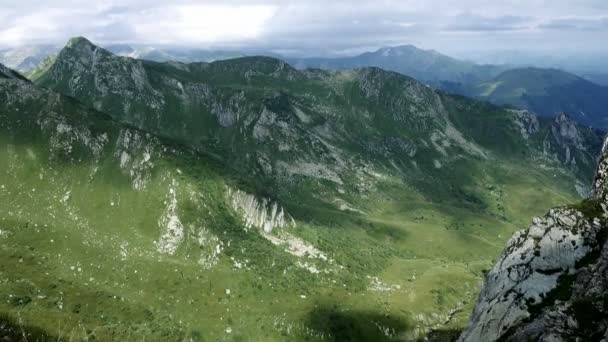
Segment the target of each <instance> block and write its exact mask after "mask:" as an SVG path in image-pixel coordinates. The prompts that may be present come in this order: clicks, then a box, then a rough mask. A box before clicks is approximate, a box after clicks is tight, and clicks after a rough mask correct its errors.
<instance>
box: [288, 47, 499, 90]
mask: <svg viewBox="0 0 608 342" xmlns="http://www.w3.org/2000/svg"><path fill="white" fill-rule="evenodd" d="M287 60H288V61H289V62H290V63H292V64H293V65H294V66H295V67H296V68H300V69H301V68H321V69H350V68H358V67H370V66H373V67H378V68H382V69H385V70H389V71H395V72H398V73H401V74H404V75H407V76H410V77H413V78H415V79H417V80H420V81H422V82H427V83H431V84H437V83H439V82H440V81H451V82H460V83H472V82H480V81H485V80H489V79H491V78H493V77H495V76H497V75H498V74H500V73H501V72H503V71H504V70H506V69H507V68H508V67H507V66H498V65H478V64H475V63H472V62H467V61H462V60H458V59H455V58H452V57H449V56H446V55H443V54H441V53H439V52H437V51H434V50H422V49H419V48H417V47H415V46H413V45H404V46H397V47H385V48H381V49H379V50H377V51H375V52H366V53H363V54H361V55H358V56H353V57H343V58H299V59H298V58H292V59H289V58H288V59H287Z"/></svg>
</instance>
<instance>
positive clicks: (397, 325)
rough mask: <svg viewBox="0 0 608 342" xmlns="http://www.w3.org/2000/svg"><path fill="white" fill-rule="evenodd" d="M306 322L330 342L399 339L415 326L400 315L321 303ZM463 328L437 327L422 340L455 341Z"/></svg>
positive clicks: (432, 341) (375, 341)
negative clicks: (441, 328) (438, 328)
mask: <svg viewBox="0 0 608 342" xmlns="http://www.w3.org/2000/svg"><path fill="white" fill-rule="evenodd" d="M306 324H307V325H308V327H309V328H310V329H312V330H314V331H316V332H317V333H321V334H323V338H324V339H325V340H328V341H351V342H357V341H374V342H379V341H399V340H401V339H403V333H404V332H407V331H408V330H411V329H414V327H413V326H411V325H410V324H409V323H408V322H406V321H405V320H403V319H402V318H400V317H396V316H392V315H385V314H381V313H378V312H372V311H352V310H344V309H341V308H339V307H338V306H337V305H326V306H320V307H318V308H315V309H313V310H312V311H311V312H310V313H309V314H308V319H307V322H306ZM460 332H461V331H460V330H455V329H445V330H434V331H432V332H430V333H429V334H428V335H427V336H425V337H421V338H420V341H431V342H452V341H456V339H457V338H458V336H459V335H460Z"/></svg>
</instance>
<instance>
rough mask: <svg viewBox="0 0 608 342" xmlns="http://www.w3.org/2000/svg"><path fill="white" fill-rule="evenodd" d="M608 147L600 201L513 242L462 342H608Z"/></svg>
mask: <svg viewBox="0 0 608 342" xmlns="http://www.w3.org/2000/svg"><path fill="white" fill-rule="evenodd" d="M566 119H567V117H566V116H565V115H564V114H561V115H559V116H558V117H557V118H556V122H562V123H566V124H567V120H566ZM607 143H608V139H607V140H606V142H605V143H604V147H603V151H602V156H601V159H600V163H599V166H598V169H597V174H596V177H595V181H594V184H593V193H594V196H593V197H591V198H589V199H587V200H585V201H583V202H582V203H580V204H577V205H572V206H567V207H561V208H554V209H551V210H550V211H549V213H547V214H546V215H545V216H543V217H536V218H534V219H533V220H532V224H531V225H530V227H529V228H528V229H525V230H521V231H518V232H516V233H515V234H514V235H513V237H512V238H511V239H510V240H509V242H508V243H507V246H506V248H505V249H504V251H503V252H502V254H501V255H500V256H499V257H498V259H497V260H496V261H495V263H494V265H493V267H492V268H491V269H490V271H489V272H488V273H487V274H486V278H485V282H484V285H483V287H482V289H481V292H480V295H479V299H478V301H477V304H476V306H475V309H474V311H473V314H472V316H471V319H470V322H469V325H468V327H467V329H466V330H465V331H464V332H463V334H462V335H461V337H460V341H570V340H581V341H582V340H585V341H600V340H601V341H606V340H607V339H608V302H607V301H606V300H605V298H606V297H607V296H608V273H607V272H606V270H608V244H607V243H606V242H607V241H606V238H607V227H606V224H607V221H606V219H607V218H608V210H607V207H608V206H607V205H608V198H607V197H606V179H607V177H608V171H607V170H608V150H607V148H606V146H607Z"/></svg>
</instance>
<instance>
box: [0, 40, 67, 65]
mask: <svg viewBox="0 0 608 342" xmlns="http://www.w3.org/2000/svg"><path fill="white" fill-rule="evenodd" d="M59 50H60V48H59V47H56V46H53V45H33V46H24V47H18V48H12V49H6V50H0V63H1V64H4V65H5V66H7V67H9V68H12V69H15V70H17V71H20V72H27V71H30V70H31V69H33V68H34V67H36V66H37V65H38V64H39V63H40V62H42V61H43V60H44V59H46V58H47V57H48V56H49V55H53V54H55V53H57V52H58V51H59Z"/></svg>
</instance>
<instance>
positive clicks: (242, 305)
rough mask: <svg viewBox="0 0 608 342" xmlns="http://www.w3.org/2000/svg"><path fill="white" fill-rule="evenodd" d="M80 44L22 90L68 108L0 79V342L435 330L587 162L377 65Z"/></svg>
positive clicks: (498, 112) (459, 316) (586, 149)
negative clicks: (196, 55) (194, 57)
mask: <svg viewBox="0 0 608 342" xmlns="http://www.w3.org/2000/svg"><path fill="white" fill-rule="evenodd" d="M81 43H86V42H82V41H73V42H72V43H71V46H70V47H69V49H68V50H65V51H63V52H62V53H61V54H60V55H59V57H58V59H57V60H56V61H53V63H52V65H49V66H48V68H47V69H46V71H44V72H42V73H40V77H39V78H38V79H37V82H38V83H39V84H42V85H44V86H46V87H49V88H52V89H55V90H56V91H58V92H61V93H64V94H65V95H69V97H68V96H64V95H59V94H58V93H57V92H55V90H51V89H48V88H41V87H38V86H36V85H33V84H31V83H29V82H27V81H24V80H20V79H14V78H11V79H8V78H6V79H5V78H0V146H2V148H0V166H1V167H0V180H1V181H0V183H1V184H0V203H2V205H0V244H1V245H2V248H0V254H2V255H1V256H0V260H2V261H0V275H1V276H0V281H1V282H2V284H3V286H1V287H0V298H1V299H2V300H1V301H0V312H1V313H2V314H3V316H2V318H1V319H0V320H1V321H3V322H4V321H6V322H8V324H7V325H3V326H9V327H11V328H10V329H7V331H8V334H10V333H11V331H13V332H14V331H20V330H21V328H23V330H24V331H26V332H29V333H31V334H33V336H42V335H44V336H51V337H55V338H59V339H61V340H87V339H88V340H92V339H96V340H109V339H118V340H130V339H140V338H145V339H146V340H163V341H167V340H169V341H172V340H175V341H180V340H201V341H202V340H345V339H346V340H380V341H381V340H393V339H401V340H416V339H423V338H424V337H425V336H427V335H428V334H432V335H433V336H445V335H449V334H452V333H454V331H458V330H459V329H461V328H462V327H463V325H464V324H465V322H466V320H467V318H468V313H469V312H470V311H471V305H472V302H473V300H474V299H475V297H476V293H477V291H478V285H479V283H480V279H481V276H482V272H483V270H484V269H485V268H487V267H488V266H489V265H490V263H491V261H492V259H493V258H494V257H495V256H496V255H497V253H498V252H499V251H500V250H501V249H502V246H503V244H504V242H505V241H506V239H508V237H509V236H510V234H511V233H512V232H513V231H514V230H516V229H519V228H522V227H524V226H525V225H526V224H527V222H528V220H529V217H530V216H532V215H540V214H542V213H544V211H545V210H546V209H547V208H550V207H552V206H555V205H558V204H564V203H573V202H576V201H577V200H578V199H579V198H580V195H579V194H578V193H577V189H576V187H575V185H576V184H585V182H588V181H589V180H590V177H591V171H590V166H588V164H590V163H592V160H593V159H594V157H595V153H596V150H597V148H598V146H597V141H596V139H599V138H598V137H597V136H592V134H591V133H589V132H587V131H584V130H583V128H581V127H578V126H576V125H574V124H573V123H571V122H564V123H561V124H556V123H554V122H544V121H541V122H539V121H538V120H536V121H535V117H534V116H532V115H531V114H529V113H524V112H519V111H512V110H506V109H503V108H499V107H495V106H491V105H488V104H485V103H480V102H476V101H473V100H470V99H466V98H460V97H453V96H449V95H446V94H443V93H440V92H435V91H433V90H432V89H429V88H427V87H425V86H424V85H421V84H419V83H418V82H416V81H414V80H412V79H410V78H407V77H403V76H401V75H398V74H395V73H388V72H385V71H382V70H379V69H362V70H355V71H342V72H328V71H320V70H309V71H305V72H301V71H297V70H295V69H293V68H291V67H289V66H288V65H286V64H284V63H282V62H280V61H277V60H274V59H270V58H244V59H237V60H233V61H224V62H215V63H211V64H187V65H186V64H174V63H166V64H161V63H153V62H142V61H137V60H132V59H123V58H118V57H116V56H113V55H111V54H109V53H108V54H106V52H104V51H103V50H97V49H96V48H95V47H92V46H90V45H88V44H84V45H82V44H81ZM74 53H75V54H74ZM66 54H67V56H66ZM91 107H93V108H95V109H92V108H91ZM106 113H107V114H106ZM569 125H572V126H569ZM561 127H573V128H571V129H570V128H568V129H566V131H567V132H571V131H572V130H574V132H575V133H576V134H574V135H568V134H566V135H563V134H561V133H560V132H561V131H560V128H561ZM586 133H589V135H586ZM566 149H567V150H568V152H567V153H566V152H565V151H566ZM566 156H567V158H566ZM573 161H575V162H574V163H573ZM281 213H282V214H281ZM292 219H293V221H292ZM433 331H434V332H433Z"/></svg>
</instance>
